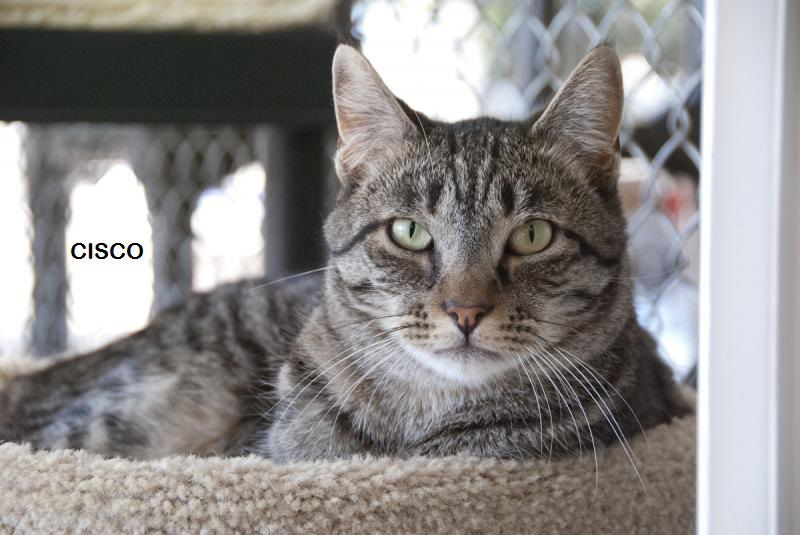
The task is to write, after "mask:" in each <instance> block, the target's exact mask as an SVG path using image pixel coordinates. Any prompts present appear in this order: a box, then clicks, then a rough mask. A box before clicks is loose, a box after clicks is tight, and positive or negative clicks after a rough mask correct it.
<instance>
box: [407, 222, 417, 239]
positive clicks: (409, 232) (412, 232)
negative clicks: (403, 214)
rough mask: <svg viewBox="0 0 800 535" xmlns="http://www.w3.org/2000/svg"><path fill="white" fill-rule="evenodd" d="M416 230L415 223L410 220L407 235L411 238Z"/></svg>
mask: <svg viewBox="0 0 800 535" xmlns="http://www.w3.org/2000/svg"><path fill="white" fill-rule="evenodd" d="M416 231H417V224H416V223H414V222H413V221H412V222H411V224H410V225H409V226H408V237H409V238H412V239H413V238H414V233H415V232H416Z"/></svg>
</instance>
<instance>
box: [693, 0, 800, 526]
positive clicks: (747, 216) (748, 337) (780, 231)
mask: <svg viewBox="0 0 800 535" xmlns="http://www.w3.org/2000/svg"><path fill="white" fill-rule="evenodd" d="M706 7H707V8H706V30H705V36H704V39H705V63H704V69H705V72H704V87H703V123H702V130H703V131H702V154H703V168H702V174H701V177H702V178H701V186H700V187H701V191H700V195H701V207H700V209H701V218H702V219H701V235H700V239H701V253H700V255H701V256H700V257H701V288H700V362H699V382H698V457H697V476H698V480H697V483H698V489H697V490H698V492H697V514H698V519H697V520H698V523H697V528H698V533H701V534H715V535H716V534H720V535H722V534H724V535H728V534H732V533H747V534H769V535H772V534H778V533H792V534H797V533H800V491H799V489H800V395H798V394H797V393H795V392H796V391H797V390H798V389H800V281H798V279H800V171H799V170H800V135H799V134H798V132H799V131H800V107H799V106H798V102H797V101H798V100H799V99H800V74H799V73H800V2H798V1H797V0H759V1H756V0H709V1H708V2H707V4H706Z"/></svg>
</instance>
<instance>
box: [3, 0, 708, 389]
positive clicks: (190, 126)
mask: <svg viewBox="0 0 800 535" xmlns="http://www.w3.org/2000/svg"><path fill="white" fill-rule="evenodd" d="M81 4H83V5H81ZM112 4H113V5H112ZM150 4H151V2H149V1H147V0H142V1H140V2H134V1H126V0H115V1H114V2H107V3H100V4H98V5H96V6H94V5H93V3H92V2H86V3H77V5H76V4H74V3H70V2H65V1H61V2H59V1H55V0H54V1H42V2H36V3H25V2H15V1H10V2H4V3H2V4H0V80H2V83H0V229H2V231H1V236H2V240H1V242H2V253H1V254H0V257H2V271H1V273H2V276H0V358H2V355H15V354H35V355H50V354H55V353H61V352H65V351H68V352H71V351H77V350H85V349H90V348H93V347H96V346H98V345H100V344H102V343H104V342H107V341H109V340H110V339H113V338H116V337H119V336H121V335H123V334H125V333H128V332H131V331H133V330H136V329H139V328H141V327H143V326H144V325H145V324H146V323H147V321H148V318H149V317H151V316H152V314H153V313H155V312H157V311H158V310H160V309H161V308H163V307H165V306H169V305H170V304H173V303H175V302H177V301H179V300H180V299H181V298H182V297H183V296H185V295H186V294H187V293H189V292H191V291H197V290H206V289H209V288H212V287H214V286H216V285H217V284H220V283H222V282H226V281H230V280H236V279H240V278H243V277H258V276H264V275H267V276H270V277H282V276H286V275H288V274H291V273H296V272H301V271H304V270H309V269H314V268H315V267H319V266H320V265H321V263H322V262H323V261H324V250H323V249H322V247H321V233H320V226H321V222H322V219H323V218H324V215H325V213H326V211H327V209H328V208H329V207H330V203H331V201H332V199H333V196H334V195H335V192H336V187H337V182H336V179H335V177H334V176H333V174H332V170H331V166H330V158H331V156H332V154H333V149H334V147H335V128H334V125H333V115H332V109H331V105H332V103H331V97H330V74H329V69H330V58H331V56H332V53H333V49H334V47H335V44H336V42H337V41H347V42H350V43H354V44H358V45H360V46H361V48H362V50H363V51H364V53H365V55H366V56H367V57H368V58H369V59H370V60H371V61H372V62H373V64H374V65H375V67H376V69H377V70H378V71H379V73H380V74H381V75H382V76H383V78H384V80H385V81H386V83H387V84H388V85H389V87H390V88H391V89H392V90H393V91H394V92H395V93H396V94H397V95H398V96H400V97H401V98H403V99H404V100H406V102H408V104H409V105H411V106H412V107H414V108H416V109H418V110H420V111H422V112H424V113H425V114H427V115H429V116H431V117H434V118H438V119H444V120H456V119H462V118H467V117H474V116H476V115H481V114H488V115H493V116H497V117H501V118H514V119H516V118H524V117H526V116H528V115H529V114H530V113H532V112H533V111H534V110H536V109H539V108H540V107H541V106H542V105H544V104H545V103H546V102H547V101H548V99H549V98H550V97H551V96H552V95H553V94H554V92H555V91H556V90H557V89H558V87H559V85H560V84H561V83H562V82H563V80H564V79H565V78H566V76H567V75H568V74H569V72H570V70H571V69H572V68H573V67H574V66H575V65H576V64H577V62H578V61H579V60H580V58H581V57H582V56H583V54H584V53H585V52H586V51H587V50H588V49H590V48H592V47H593V46H596V45H597V44H599V43H603V42H610V43H612V44H613V45H614V47H615V48H616V49H617V51H618V53H619V54H620V57H621V58H622V65H623V76H624V81H625V92H626V106H625V119H624V125H623V129H622V133H621V144H622V148H623V154H624V156H625V158H624V161H623V164H622V176H621V178H620V181H621V183H620V184H621V185H620V190H621V193H622V197H623V204H624V207H625V210H626V214H627V215H628V218H629V234H630V238H631V243H630V248H631V255H632V258H633V265H634V277H635V285H636V290H637V311H638V313H639V315H640V318H641V320H642V322H643V323H644V325H645V326H646V327H647V328H648V329H650V330H651V332H652V333H653V334H654V335H655V336H656V338H657V340H658V341H659V346H660V349H661V352H662V354H663V356H664V357H665V359H666V360H667V361H668V362H669V363H670V364H671V365H672V367H673V369H674V370H675V373H676V376H678V377H679V378H682V379H683V378H686V376H687V375H689V374H690V373H691V371H692V369H693V367H694V365H695V364H696V361H697V278H698V252H697V249H698V243H697V235H698V232H697V231H698V220H699V219H698V214H697V188H698V169H699V167H700V153H699V149H698V145H699V141H698V140H699V127H700V125H699V117H700V87H701V83H702V77H701V68H702V58H703V53H702V47H701V45H702V28H703V5H702V2H701V1H700V0H627V1H621V0H580V1H559V0H414V1H412V0H356V1H352V2H343V1H336V0H313V1H312V0H294V1H289V0H283V1H281V0H259V1H248V2H244V1H242V2H237V1H231V2H225V3H224V4H225V5H224V6H222V7H221V3H220V5H218V4H217V3H215V2H211V1H210V2H208V3H205V2H204V3H202V5H201V4H200V3H197V4H193V3H185V2H173V3H168V6H171V7H167V8H165V7H164V6H161V5H157V3H153V5H152V6H151V5H150ZM187 5H192V6H193V7H192V9H188V8H187ZM148 6H149V7H152V8H153V9H152V11H148ZM172 8H175V9H172ZM204 9H206V10H207V11H208V12H204V11H203V10H204ZM215 9H217V11H215ZM165 10H166V12H167V13H165ZM172 11H174V13H172ZM76 242H84V243H88V242H106V243H114V242H122V243H125V244H127V243H131V242H136V243H140V244H142V246H143V248H144V256H143V257H142V258H141V259H138V260H131V259H122V260H87V259H83V260H76V259H74V258H72V256H71V255H70V253H69V249H70V247H71V245H72V244H74V243H76Z"/></svg>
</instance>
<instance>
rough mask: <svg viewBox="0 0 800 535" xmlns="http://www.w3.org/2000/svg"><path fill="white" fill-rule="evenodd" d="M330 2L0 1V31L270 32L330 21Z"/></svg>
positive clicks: (331, 17) (175, 0)
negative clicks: (55, 29)
mask: <svg viewBox="0 0 800 535" xmlns="http://www.w3.org/2000/svg"><path fill="white" fill-rule="evenodd" d="M335 8H336V0H80V1H76V0H0V27H17V28H59V29H71V30H195V31H274V30H280V29H287V28H294V27H298V26H319V25H325V24H326V23H330V22H331V21H332V20H333V17H334V16H335V15H334V10H335Z"/></svg>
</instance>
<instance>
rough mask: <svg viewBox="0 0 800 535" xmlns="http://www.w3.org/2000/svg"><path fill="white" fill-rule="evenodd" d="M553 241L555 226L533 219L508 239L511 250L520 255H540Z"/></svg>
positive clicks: (519, 227)
mask: <svg viewBox="0 0 800 535" xmlns="http://www.w3.org/2000/svg"><path fill="white" fill-rule="evenodd" d="M552 240H553V225H551V224H550V223H548V222H547V221H545V220H544V219H531V220H530V221H527V222H525V224H523V225H520V226H518V227H517V228H515V229H514V231H513V232H512V233H511V236H510V237H509V238H508V248H509V250H510V251H511V252H512V253H514V254H518V255H529V254H534V253H538V252H539V251H542V250H544V248H545V247H547V246H548V245H550V242H551V241H552Z"/></svg>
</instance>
